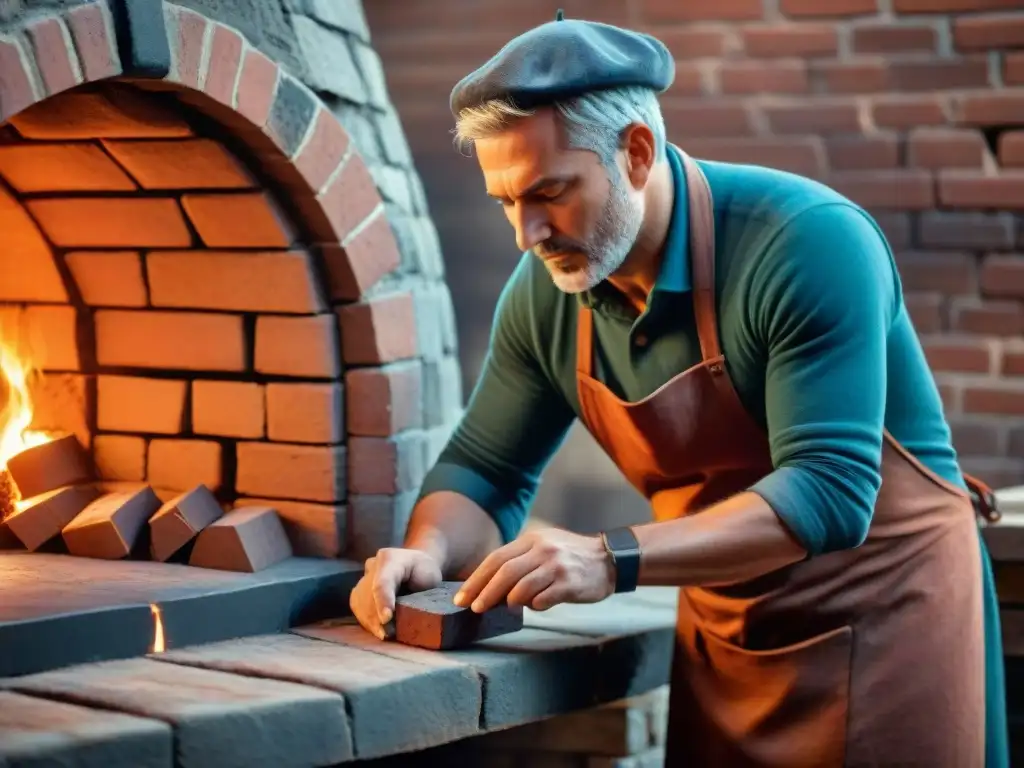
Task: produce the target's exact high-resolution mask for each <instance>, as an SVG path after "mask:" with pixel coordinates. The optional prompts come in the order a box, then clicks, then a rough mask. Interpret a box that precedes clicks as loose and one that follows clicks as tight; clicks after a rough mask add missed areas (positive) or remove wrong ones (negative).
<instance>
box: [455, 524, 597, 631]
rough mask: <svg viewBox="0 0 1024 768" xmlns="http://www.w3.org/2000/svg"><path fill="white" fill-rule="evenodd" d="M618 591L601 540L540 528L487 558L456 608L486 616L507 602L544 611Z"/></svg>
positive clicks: (460, 595)
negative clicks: (466, 609) (560, 604)
mask: <svg viewBox="0 0 1024 768" xmlns="http://www.w3.org/2000/svg"><path fill="white" fill-rule="evenodd" d="M614 591H615V570H614V566H613V564H612V561H611V557H610V556H609V555H608V552H607V550H605V548H604V542H603V541H602V540H601V538H600V537H599V536H583V535H580V534H578V533H572V532H571V531H566V530H562V529H559V528H540V529H535V530H532V531H528V532H526V533H524V534H522V535H521V536H520V537H519V538H517V539H516V540H515V541H512V542H510V543H508V544H506V545H505V546H503V547H501V548H499V549H496V550H494V552H492V553H491V554H490V555H488V557H487V559H485V560H484V561H483V562H482V563H480V565H479V566H478V567H477V569H476V570H475V571H473V573H472V574H471V575H470V577H469V578H468V579H466V581H465V583H464V584H463V585H462V589H461V590H460V591H459V593H458V594H457V595H456V596H455V604H456V605H458V606H460V607H464V606H467V605H468V606H470V607H471V608H472V610H473V611H475V612H476V613H483V612H484V611H487V610H490V609H491V608H493V607H494V606H496V605H498V604H499V603H501V602H502V600H507V602H508V604H509V605H523V606H527V607H529V608H532V609H533V610H535V611H544V610H547V609H548V608H551V607H552V606H555V605H558V604H559V603H596V602H599V601H601V600H604V599H605V598H606V597H608V596H609V595H611V594H612V593H613V592H614Z"/></svg>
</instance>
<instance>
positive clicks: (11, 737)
mask: <svg viewBox="0 0 1024 768" xmlns="http://www.w3.org/2000/svg"><path fill="white" fill-rule="evenodd" d="M12 682H13V681H12ZM173 761H174V736H173V733H172V731H171V727H170V726H169V725H168V724H167V723H164V722H161V721H159V720H147V719H143V718H141V717H132V716H130V715H122V714H119V713H117V712H109V711H107V710H104V709H89V708H88V707H80V706H77V705H75V704H65V703H63V702H59V701H49V700H47V699H39V698H36V697H34V696H23V695H21V694H18V693H11V692H0V765H4V766H8V765H9V766H16V765H17V766H46V765H68V766H71V765H73V766H75V767H76V768H168V766H170V765H171V764H172V763H173Z"/></svg>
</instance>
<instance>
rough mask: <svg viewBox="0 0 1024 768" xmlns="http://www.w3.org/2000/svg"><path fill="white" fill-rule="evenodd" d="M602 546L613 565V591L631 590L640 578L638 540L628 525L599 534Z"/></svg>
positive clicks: (634, 588)
mask: <svg viewBox="0 0 1024 768" xmlns="http://www.w3.org/2000/svg"><path fill="white" fill-rule="evenodd" d="M601 540H602V541H603V542H604V548H605V549H606V550H607V551H608V554H609V555H610V556H611V558H612V564H613V565H614V566H615V591H616V592H633V591H635V590H636V587H637V582H638V581H639V580H640V542H639V541H637V538H636V534H635V533H633V529H632V528H630V527H629V526H625V527H623V528H613V529H612V530H610V531H604V532H603V533H602V534H601Z"/></svg>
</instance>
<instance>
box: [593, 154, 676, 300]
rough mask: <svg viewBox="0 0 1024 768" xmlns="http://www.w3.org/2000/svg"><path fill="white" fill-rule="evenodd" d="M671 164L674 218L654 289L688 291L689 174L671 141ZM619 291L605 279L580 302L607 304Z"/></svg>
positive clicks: (658, 291) (674, 291)
mask: <svg viewBox="0 0 1024 768" xmlns="http://www.w3.org/2000/svg"><path fill="white" fill-rule="evenodd" d="M666 154H667V155H668V165H669V168H670V169H671V171H672V183H673V186H674V187H675V200H674V202H673V205H672V218H671V220H670V221H669V227H668V236H667V237H666V238H665V248H664V255H663V257H662V262H661V271H660V272H659V273H658V278H657V280H655V282H654V290H653V292H654V293H685V292H687V291H689V290H690V249H689V235H690V222H689V205H688V204H687V201H688V197H687V186H686V174H685V173H684V171H683V162H682V153H681V152H680V150H679V149H678V148H676V147H675V146H673V145H671V144H669V145H668V147H667V153H666ZM617 294H618V292H617V291H616V290H615V289H614V288H612V287H611V286H610V285H608V284H607V283H605V282H602V283H600V284H598V285H596V286H595V287H594V288H593V289H591V290H589V291H584V292H582V293H580V294H578V298H579V301H580V303H581V304H582V305H583V306H585V307H590V308H596V307H599V306H601V305H602V304H605V303H606V301H607V300H608V299H609V298H611V297H612V296H616V295H617Z"/></svg>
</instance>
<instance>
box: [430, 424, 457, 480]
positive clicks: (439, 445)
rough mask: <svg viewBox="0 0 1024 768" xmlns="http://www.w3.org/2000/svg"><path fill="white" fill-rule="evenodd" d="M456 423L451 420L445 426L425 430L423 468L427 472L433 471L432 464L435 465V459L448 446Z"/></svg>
mask: <svg viewBox="0 0 1024 768" xmlns="http://www.w3.org/2000/svg"><path fill="white" fill-rule="evenodd" d="M456 423H457V419H454V418H453V419H451V420H450V422H449V423H447V424H442V425H441V426H440V427H434V428H433V429H428V430H427V439H426V440H424V442H423V466H424V467H426V468H427V471H428V472H429V471H430V470H431V469H433V467H434V464H435V463H437V457H438V456H439V455H440V454H441V451H443V450H444V449H445V446H447V445H448V440H449V439H450V438H451V436H452V430H453V429H454V428H455V424H456Z"/></svg>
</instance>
